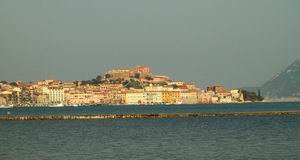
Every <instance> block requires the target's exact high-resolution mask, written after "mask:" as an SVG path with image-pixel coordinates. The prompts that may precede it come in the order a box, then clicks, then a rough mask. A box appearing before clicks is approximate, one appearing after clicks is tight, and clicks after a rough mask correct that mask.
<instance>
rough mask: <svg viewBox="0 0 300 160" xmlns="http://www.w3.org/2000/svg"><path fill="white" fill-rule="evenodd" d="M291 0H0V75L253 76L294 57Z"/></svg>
mask: <svg viewBox="0 0 300 160" xmlns="http://www.w3.org/2000/svg"><path fill="white" fill-rule="evenodd" d="M299 6H300V1H299V0H286V1H283V0H251V1H250V0H147V1H145V0H101V1H99V0H88V1H86V0H26V1H24V0H0V79H1V80H8V81H14V80H22V81H25V82H26V81H27V82H29V81H37V80H42V79H61V80H87V79H92V78H94V77H96V76H97V75H99V74H101V75H103V74H104V73H105V71H107V70H109V69H111V68H114V67H129V66H136V65H147V66H149V67H151V69H152V71H153V73H155V74H165V75H168V76H170V77H171V78H172V79H174V80H183V81H188V82H194V83H196V84H198V85H199V86H201V87H202V88H205V87H206V86H207V85H210V84H223V85H225V86H227V87H231V88H234V87H243V86H260V85H262V84H263V83H264V82H266V81H267V80H269V79H270V78H272V77H273V76H274V75H275V74H277V73H279V72H280V71H282V70H283V69H284V68H285V67H287V66H288V65H289V64H291V63H292V62H293V61H295V60H296V59H300V20H299V19H300V7H299Z"/></svg>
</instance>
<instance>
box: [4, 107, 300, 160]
mask: <svg viewBox="0 0 300 160" xmlns="http://www.w3.org/2000/svg"><path fill="white" fill-rule="evenodd" d="M269 105H270V104H268V105H267V106H264V105H258V106H260V107H262V108H265V109H264V110H266V109H271V110H273V109H272V108H273V107H272V106H269ZM273 105H274V107H275V108H277V109H279V108H280V107H279V106H277V105H278V104H273ZM285 105H286V107H288V109H290V110H293V109H295V108H294V107H292V106H298V108H299V104H298V103H289V104H283V106H285ZM242 106H243V105H242ZM250 106H251V107H252V108H253V109H254V110H257V109H259V107H257V105H253V104H252V105H250ZM250 106H248V105H246V106H244V107H250ZM173 107H174V106H173ZM185 107H187V110H189V111H190V110H192V109H193V108H197V107H198V108H199V107H200V108H201V106H185ZM202 107H204V108H202V109H203V110H204V109H205V107H212V108H213V109H212V110H213V111H215V110H216V109H217V108H221V107H225V108H223V109H225V110H226V111H227V110H230V111H232V110H233V108H234V110H239V111H240V110H242V109H241V106H240V105H233V106H231V105H229V106H228V105H218V106H202ZM226 107H228V108H227V109H226ZM96 108H97V107H96ZM117 108H118V107H117ZM129 108H131V107H129ZM133 108H134V107H133ZM133 108H132V110H135V109H133ZM144 108H146V107H144ZM157 108H160V107H157ZM163 108H164V107H163ZM229 108H231V109H229ZM296 108H297V107H296ZM60 109H62V108H60ZM60 109H58V110H60ZM78 109H81V108H78ZM87 109H88V110H90V111H83V112H84V113H86V112H88V113H90V112H97V113H98V112H100V111H101V113H102V112H103V110H106V108H105V107H104V108H102V109H103V110H101V109H99V111H98V109H96V110H97V111H92V109H90V107H88V108H87ZM53 110H55V109H53V108H51V112H56V111H53ZM63 110H64V109H63ZM76 110H77V109H76ZM137 110H138V109H137ZM154 110H155V109H154ZM162 110H164V111H165V112H171V110H172V109H169V110H168V108H167V109H166V108H164V109H162ZM175 110H178V111H184V109H182V110H181V109H178V108H176V107H175ZM194 110H196V111H198V109H194ZM245 110H246V109H245ZM248 110H249V109H247V111H248ZM13 111H15V110H13ZM23 111H24V110H23ZM26 111H28V110H26ZM205 111H207V110H206V109H205ZM218 111H219V110H218ZM21 112H22V111H18V113H19V114H21ZM28 112H29V111H28ZM28 112H27V113H28ZM37 112H38V111H35V112H33V111H30V112H29V113H37ZM47 112H48V111H47ZM64 112H67V111H64ZM69 112H71V111H69ZM72 112H76V114H77V112H79V111H72ZM107 112H108V111H107ZM130 112H133V111H130ZM172 112H175V111H173V110H172ZM79 113H80V112H79ZM299 135H300V116H261V117H206V118H203V117H202V118H173V119H108V120H85V121H0V160H6V159H8V160H10V159H13V160H24V159H25V160H26V159H28V160H40V159H42V160H43V159H45V160H46V159H49V160H50V159H51V160H52V159H64V160H65V159H70V160H76V159H78V160H81V159H179V160H181V159H280V160H281V159H300V152H299V151H300V136H299Z"/></svg>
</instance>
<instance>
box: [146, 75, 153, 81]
mask: <svg viewBox="0 0 300 160" xmlns="http://www.w3.org/2000/svg"><path fill="white" fill-rule="evenodd" d="M145 79H146V80H148V81H152V80H153V78H152V77H151V76H146V77H145Z"/></svg>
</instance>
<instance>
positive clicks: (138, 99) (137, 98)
mask: <svg viewBox="0 0 300 160" xmlns="http://www.w3.org/2000/svg"><path fill="white" fill-rule="evenodd" d="M146 99H147V94H146V93H145V92H127V93H126V100H125V103H126V104H129V105H138V104H146V101H147V100H146Z"/></svg>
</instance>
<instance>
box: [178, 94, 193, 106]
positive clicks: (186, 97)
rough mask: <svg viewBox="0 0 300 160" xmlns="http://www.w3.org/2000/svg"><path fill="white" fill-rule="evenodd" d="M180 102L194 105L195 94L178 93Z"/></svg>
mask: <svg viewBox="0 0 300 160" xmlns="http://www.w3.org/2000/svg"><path fill="white" fill-rule="evenodd" d="M180 102H181V103H182V104H196V103H197V92H180Z"/></svg>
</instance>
